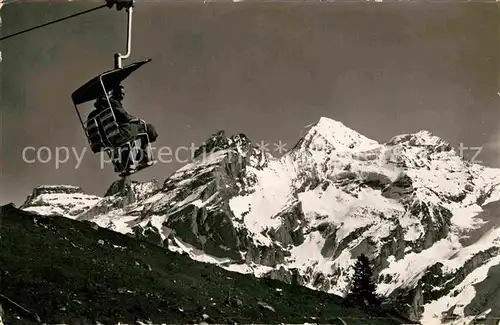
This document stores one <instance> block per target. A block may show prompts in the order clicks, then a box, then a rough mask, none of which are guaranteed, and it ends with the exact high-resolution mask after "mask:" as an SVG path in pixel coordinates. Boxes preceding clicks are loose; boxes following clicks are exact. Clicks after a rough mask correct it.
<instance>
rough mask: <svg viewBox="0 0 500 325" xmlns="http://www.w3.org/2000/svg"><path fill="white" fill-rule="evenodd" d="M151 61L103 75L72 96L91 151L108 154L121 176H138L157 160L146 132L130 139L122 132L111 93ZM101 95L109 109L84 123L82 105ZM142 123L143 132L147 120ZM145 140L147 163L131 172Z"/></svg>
mask: <svg viewBox="0 0 500 325" xmlns="http://www.w3.org/2000/svg"><path fill="white" fill-rule="evenodd" d="M150 61H151V59H147V60H143V61H139V62H135V63H132V64H129V65H127V66H125V67H123V68H115V69H113V70H109V71H106V72H104V73H101V74H100V75H98V76H96V77H94V78H92V79H91V80H90V81H88V82H87V83H85V84H84V85H83V86H81V87H80V88H78V89H77V90H75V91H74V92H73V94H72V95H71V99H72V101H73V105H74V107H75V110H76V112H77V114H78V118H79V120H80V123H81V125H82V128H83V130H84V131H85V134H86V136H87V140H88V142H89V144H90V148H91V150H92V152H93V153H94V154H96V153H99V152H103V151H104V152H106V153H107V155H108V157H109V158H110V160H111V161H112V162H113V165H114V167H115V172H118V173H119V174H120V176H122V177H123V176H128V175H132V174H134V173H137V172H138V171H140V170H142V169H144V168H147V167H149V166H151V165H153V164H154V163H155V162H156V161H155V160H154V158H153V155H152V149H151V142H150V140H149V136H148V134H147V133H146V132H141V133H138V134H135V135H132V136H131V137H128V138H127V137H126V136H124V134H123V133H122V132H121V130H120V126H119V124H118V123H117V120H116V116H115V113H114V111H113V109H112V106H111V103H110V100H109V95H108V93H109V92H110V90H112V89H114V88H116V87H117V86H119V85H120V84H121V83H122V82H123V80H125V79H126V78H127V77H128V76H129V75H130V74H132V73H133V72H134V71H136V70H137V69H139V68H140V67H142V66H143V65H144V64H146V63H148V62H150ZM100 96H105V97H106V99H107V102H108V107H107V108H106V109H104V110H102V111H101V112H100V113H99V114H98V115H96V116H95V117H93V118H91V119H88V120H85V121H84V120H83V119H82V116H81V114H80V107H81V105H82V104H85V103H87V102H90V101H95V100H97V98H98V97H100ZM140 122H141V123H142V124H143V126H144V128H143V130H146V122H145V121H144V120H140ZM142 141H146V143H147V149H146V151H147V152H146V157H142V158H143V159H146V163H145V164H144V165H143V166H141V168H137V169H132V168H131V167H132V166H133V165H134V164H135V163H137V160H136V157H137V153H138V152H142V151H140V150H141V144H142Z"/></svg>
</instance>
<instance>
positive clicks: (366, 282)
mask: <svg viewBox="0 0 500 325" xmlns="http://www.w3.org/2000/svg"><path fill="white" fill-rule="evenodd" d="M376 290H377V286H376V284H375V282H374V280H373V268H372V265H371V262H370V260H369V259H368V257H367V256H366V255H365V254H361V255H360V256H359V257H358V258H357V260H356V263H355V264H354V274H353V275H352V277H351V279H350V287H349V292H348V294H347V296H346V298H347V299H349V300H351V301H352V302H353V303H356V304H360V305H364V306H378V305H380V299H379V297H378V295H377V293H376Z"/></svg>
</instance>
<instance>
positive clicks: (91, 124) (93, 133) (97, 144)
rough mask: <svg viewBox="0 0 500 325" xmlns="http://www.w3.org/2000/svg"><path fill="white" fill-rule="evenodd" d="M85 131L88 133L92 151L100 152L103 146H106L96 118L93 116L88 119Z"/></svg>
mask: <svg viewBox="0 0 500 325" xmlns="http://www.w3.org/2000/svg"><path fill="white" fill-rule="evenodd" d="M85 132H86V133H87V139H88V140H89V143H90V148H91V149H92V152H94V153H96V152H99V151H100V150H101V147H103V146H104V143H103V139H102V136H101V132H100V130H99V124H98V121H97V119H96V118H91V119H89V120H88V121H87V123H86V127H85Z"/></svg>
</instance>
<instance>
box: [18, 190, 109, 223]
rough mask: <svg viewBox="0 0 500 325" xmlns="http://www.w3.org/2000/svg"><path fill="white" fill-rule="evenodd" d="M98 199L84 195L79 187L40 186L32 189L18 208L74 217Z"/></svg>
mask: <svg viewBox="0 0 500 325" xmlns="http://www.w3.org/2000/svg"><path fill="white" fill-rule="evenodd" d="M99 199H100V197H98V196H95V195H89V194H86V193H85V192H84V191H83V189H82V188H81V187H79V186H73V185H40V186H37V187H35V188H34V189H33V191H32V193H31V195H29V196H28V197H27V199H26V201H25V202H24V203H23V204H22V205H21V207H20V208H21V209H24V210H26V211H33V212H37V213H41V214H46V215H64V216H70V217H76V215H78V214H79V213H81V212H83V211H85V210H87V209H88V208H90V207H91V206H92V205H94V204H95V203H96V202H97V201H98V200H99Z"/></svg>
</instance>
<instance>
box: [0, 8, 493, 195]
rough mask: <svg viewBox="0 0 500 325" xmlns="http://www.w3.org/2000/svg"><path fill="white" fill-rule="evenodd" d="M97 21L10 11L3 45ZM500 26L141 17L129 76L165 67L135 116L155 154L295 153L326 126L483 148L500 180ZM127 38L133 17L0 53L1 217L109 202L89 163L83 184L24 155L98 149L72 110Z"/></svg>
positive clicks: (135, 98) (487, 21) (140, 81)
mask: <svg viewBox="0 0 500 325" xmlns="http://www.w3.org/2000/svg"><path fill="white" fill-rule="evenodd" d="M97 5H99V2H83V3H82V2H71V3H48V2H43V3H24V4H19V3H14V4H9V5H6V6H4V7H3V8H2V11H1V13H2V21H3V25H2V35H8V34H11V33H14V32H16V31H19V30H22V29H25V28H29V27H32V26H34V25H37V24H41V23H45V22H47V21H50V20H53V19H57V18H60V17H63V16H66V15H69V14H72V13H76V12H78V11H81V10H85V9H89V8H92V7H94V6H97ZM499 13H500V12H499V7H498V5H496V4H493V3H489V4H488V3H484V4H477V3H475V4H471V3H468V4H467V3H465V4H463V3H462V4H453V3H452V2H446V3H443V4H438V3H427V4H426V3H423V2H416V3H405V4H403V3H401V4H396V3H356V4H354V3H342V4H335V3H308V4H306V3H303V4H299V3H293V4H285V3H283V2H281V3H275V4H271V3H268V4H264V3H261V4H246V3H237V4H213V3H212V4H201V3H198V4H195V3H167V2H142V3H139V4H138V5H137V6H136V8H135V11H134V21H133V40H132V56H131V58H130V59H129V60H127V61H125V64H128V63H131V62H133V61H137V60H142V59H144V58H151V59H152V62H150V63H148V64H147V65H146V66H144V67H143V68H141V69H140V70H139V71H137V72H136V73H135V74H133V75H132V76H131V77H130V78H129V79H127V80H126V82H125V84H124V85H125V86H126V88H127V91H128V92H127V97H126V100H125V102H124V104H125V105H126V108H127V109H128V110H129V111H130V112H131V113H132V114H134V115H137V116H139V117H141V118H144V119H146V120H149V121H152V122H153V123H154V124H155V125H156V127H157V129H158V133H159V138H158V140H157V143H156V146H157V147H162V146H168V147H170V148H172V150H175V149H176V148H178V147H180V146H185V147H189V146H191V144H192V143H194V144H199V143H201V142H202V141H203V140H205V139H206V138H208V137H209V136H210V135H211V134H212V133H214V132H216V131H217V130H219V129H224V130H226V132H227V133H235V132H238V133H240V132H242V133H246V134H247V135H248V136H249V137H250V139H252V140H253V141H255V142H259V141H261V140H264V141H267V142H270V143H273V142H277V141H279V140H282V141H283V142H285V143H288V146H287V147H288V148H291V147H292V145H293V144H294V143H295V142H296V141H297V140H298V138H299V136H300V134H301V132H302V130H303V127H304V126H306V125H307V124H310V123H312V122H315V121H317V120H318V119H319V118H320V117H321V116H326V117H330V118H333V119H336V120H340V121H342V122H343V123H344V124H346V125H347V126H349V127H351V128H353V129H355V130H357V131H358V132H360V133H362V134H364V135H366V136H368V137H370V138H372V139H375V140H377V141H387V140H388V139H389V138H391V137H392V136H394V135H397V134H401V133H409V132H416V131H418V130H421V129H427V130H429V131H431V132H433V133H435V134H436V135H438V136H440V137H442V138H444V139H445V140H447V141H449V142H451V143H452V144H453V145H458V144H459V143H463V145H464V146H467V147H479V146H482V147H484V148H483V150H482V152H481V153H480V155H479V156H478V157H477V158H476V159H479V160H482V161H483V162H484V164H487V165H495V166H499V165H500V157H499V150H498V148H499V143H500V137H499V136H498V134H499V133H500V132H499V129H500V126H499V121H500V96H499V95H498V94H497V92H498V91H499V90H500V89H499V72H500V69H499V68H500V66H499V65H500V64H499V63H500V16H499ZM125 32H126V15H125V12H117V11H116V10H114V9H113V10H110V9H107V8H105V9H101V10H99V11H96V12H93V13H90V14H87V15H84V16H80V17H77V18H74V19H72V20H69V21H66V22H62V23H58V24H54V25H52V26H48V27H45V28H43V29H40V30H36V31H33V32H30V33H27V34H24V35H20V36H17V37H15V38H12V39H8V40H5V41H3V42H1V43H0V50H1V51H2V56H3V61H2V64H1V65H0V66H1V69H2V70H1V73H2V79H1V81H2V83H1V103H0V105H1V110H2V114H1V123H2V129H1V136H2V148H1V149H2V154H1V159H0V164H1V168H2V175H1V180H0V182H1V183H0V184H1V188H0V204H4V203H7V202H15V203H16V204H20V203H22V201H23V200H24V199H25V197H26V195H28V194H29V193H30V192H31V190H32V188H33V187H35V186H37V185H40V184H60V183H64V184H73V185H80V186H82V187H83V189H84V190H86V191H87V192H88V193H96V194H99V195H102V194H103V193H104V191H105V190H106V188H107V187H108V186H109V184H110V183H111V182H112V181H113V180H115V179H117V176H116V175H115V174H114V173H113V170H112V167H111V165H110V164H108V165H106V166H105V168H104V169H101V168H100V167H99V160H100V157H99V156H98V155H96V156H94V155H92V154H91V153H90V151H89V150H88V148H87V149H86V150H87V152H85V154H84V156H83V161H82V163H81V165H80V166H79V168H77V169H75V166H76V164H77V159H76V158H75V156H74V154H71V156H70V158H69V161H68V162H67V163H65V164H62V165H61V166H59V168H58V169H56V167H55V161H54V159H52V160H51V161H49V163H46V164H43V163H41V162H36V163H33V164H29V163H26V162H24V161H23V159H22V151H23V148H25V147H28V146H33V147H35V148H36V149H39V148H40V147H41V146H47V147H49V148H50V149H51V152H52V154H53V155H55V150H56V147H63V146H65V147H68V148H72V147H74V148H75V150H77V152H81V151H82V150H83V148H85V147H87V142H86V139H85V137H84V134H83V130H82V129H81V126H80V124H79V121H78V119H77V116H76V114H75V111H74V109H73V107H72V103H71V100H70V95H71V93H72V92H73V91H74V90H75V89H76V88H77V87H79V86H80V85H81V84H83V83H84V82H86V81H87V80H88V79H90V78H91V77H93V76H94V75H97V74H99V73H100V72H102V71H104V70H108V69H111V68H112V67H113V53H115V52H117V51H125ZM86 114H87V112H85V114H84V115H86ZM270 148H271V149H273V148H272V145H271V147H270ZM469 153H472V154H474V151H472V152H469ZM32 157H33V153H32V152H30V156H28V158H32ZM42 158H44V157H42ZM180 158H181V159H187V158H188V154H187V152H182V155H181V156H180ZM181 165H182V164H180V163H159V164H157V165H155V166H154V167H152V168H149V169H147V170H144V171H143V172H141V173H139V174H138V175H136V176H134V179H136V180H149V179H152V178H156V179H158V180H161V181H163V180H164V179H165V178H166V177H167V176H168V175H169V174H170V173H172V172H173V171H174V170H175V169H176V168H178V167H180V166H181Z"/></svg>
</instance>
